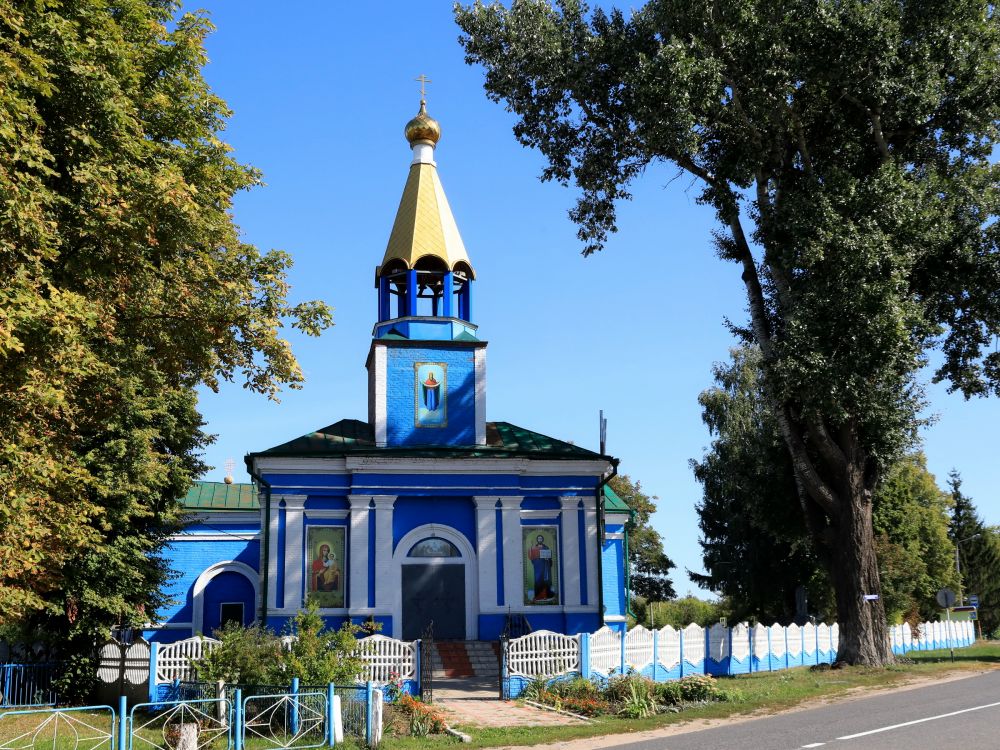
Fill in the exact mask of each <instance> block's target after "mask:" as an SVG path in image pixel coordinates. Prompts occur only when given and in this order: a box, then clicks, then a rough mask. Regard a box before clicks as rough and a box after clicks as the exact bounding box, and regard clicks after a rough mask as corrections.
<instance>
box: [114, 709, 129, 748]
mask: <svg viewBox="0 0 1000 750" xmlns="http://www.w3.org/2000/svg"><path fill="white" fill-rule="evenodd" d="M127 711H128V705H127V699H126V698H125V696H124V695H119V696H118V747H117V748H116V750H125V738H126V736H127V735H126V732H127V730H128V718H126V712H127Z"/></svg>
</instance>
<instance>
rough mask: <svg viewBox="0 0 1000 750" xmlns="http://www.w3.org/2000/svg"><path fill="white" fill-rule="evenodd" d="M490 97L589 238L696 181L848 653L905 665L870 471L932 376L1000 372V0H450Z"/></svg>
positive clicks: (953, 379) (978, 384)
mask: <svg viewBox="0 0 1000 750" xmlns="http://www.w3.org/2000/svg"><path fill="white" fill-rule="evenodd" d="M456 15H457V21H458V24H459V26H460V27H461V29H462V31H463V36H462V37H461V42H462V44H463V45H464V47H465V51H466V58H467V60H468V62H469V63H470V64H481V65H482V66H483V67H484V69H485V76H486V78H485V87H486V92H487V95H488V96H489V97H490V98H492V99H494V100H497V101H504V102H505V103H506V106H507V107H508V108H509V109H510V110H512V111H513V112H514V113H516V114H517V115H518V117H519V120H518V122H517V124H516V125H515V128H514V132H515V135H516V137H517V138H518V139H519V140H520V142H521V143H523V144H524V145H526V146H530V147H533V148H537V149H539V150H540V151H541V152H542V154H543V155H544V156H545V157H546V159H547V160H548V165H547V166H546V167H545V169H544V171H543V174H542V177H543V179H546V180H557V181H559V182H561V183H564V184H569V183H570V182H573V183H575V184H576V185H577V186H578V187H579V189H580V190H581V191H582V196H581V197H580V199H579V201H578V202H577V205H576V207H575V208H574V209H573V210H572V211H571V213H570V215H571V217H572V218H573V220H574V221H576V222H577V223H578V224H579V225H580V231H579V235H580V237H581V238H582V240H583V241H584V242H585V243H586V245H585V252H586V253H590V252H593V251H594V250H597V249H599V248H601V247H602V246H603V244H604V242H605V240H606V238H607V235H608V233H609V232H611V231H614V229H615V220H616V219H615V203H616V202H617V201H619V200H622V199H627V198H629V192H628V191H629V186H630V184H631V183H632V182H633V181H634V180H635V179H637V178H638V177H639V176H640V175H641V174H642V173H643V171H644V169H645V168H646V166H647V165H649V164H651V163H654V162H667V163H670V164H673V165H675V166H676V167H677V168H679V169H680V170H681V171H682V172H685V173H687V174H689V175H690V176H692V178H693V179H694V180H696V181H697V182H699V183H700V185H701V188H702V191H701V193H700V200H701V201H702V202H703V203H705V204H707V205H709V206H711V207H712V208H714V209H715V211H716V215H717V217H718V220H719V224H720V228H719V230H718V231H717V232H716V234H715V240H716V247H717V249H718V253H719V255H720V256H721V258H722V259H724V260H726V261H728V262H732V263H734V264H735V265H736V267H737V269H738V272H739V273H740V276H741V278H742V280H743V282H744V286H745V292H746V299H747V304H748V309H749V313H750V321H749V325H748V327H747V328H746V329H745V330H743V331H742V332H741V333H742V336H743V337H744V339H745V341H747V342H753V343H754V344H756V346H758V347H759V349H760V351H761V356H762V360H763V364H762V368H763V372H764V379H765V383H766V393H767V397H768V399H769V400H770V401H771V403H772V413H773V414H774V418H775V420H776V421H777V423H778V427H779V430H780V434H781V437H782V440H783V441H784V444H785V447H786V449H787V450H788V453H789V456H790V460H791V462H792V466H793V469H794V476H795V482H796V495H797V499H796V505H798V506H800V507H801V510H802V512H803V516H804V519H805V524H806V527H807V528H808V530H809V533H810V535H811V537H812V539H813V541H814V545H813V547H814V550H815V552H816V554H817V555H818V556H819V557H820V559H821V561H822V562H823V564H824V566H825V568H826V570H827V571H828V574H829V576H830V579H831V581H832V583H833V587H834V590H835V592H836V602H837V613H838V614H837V619H838V621H839V622H840V623H841V631H840V644H841V648H840V652H841V655H842V656H843V657H844V658H845V660H847V661H849V662H852V663H864V664H884V663H888V662H891V661H892V654H891V651H890V649H889V646H888V631H887V624H886V617H885V611H884V609H883V606H882V603H881V600H879V601H876V602H875V603H874V604H873V603H871V602H866V601H865V599H864V595H865V594H880V593H881V583H880V580H879V565H878V559H877V554H876V542H875V534H874V530H873V525H872V503H873V494H874V491H875V488H876V487H877V486H878V484H879V482H880V481H881V479H882V478H883V477H884V475H885V472H886V471H887V470H888V468H889V467H890V466H892V465H893V463H894V462H895V461H896V460H897V459H898V458H899V457H900V456H901V455H903V454H904V453H905V452H906V451H907V450H908V449H909V448H911V447H912V445H913V441H914V436H915V430H916V427H917V424H918V414H919V410H920V406H921V402H922V394H921V388H920V382H919V380H918V372H919V369H920V367H921V366H922V364H923V363H924V361H925V353H926V352H927V350H928V349H930V348H935V347H936V348H938V349H940V351H941V352H942V365H941V366H940V368H939V369H938V371H937V373H936V377H937V378H938V379H940V380H946V381H948V382H949V383H950V384H951V385H952V387H954V388H957V389H960V390H961V391H962V392H963V393H964V394H966V395H967V396H971V395H980V394H987V393H995V392H996V391H997V389H998V387H1000V377H998V376H1000V353H997V352H993V351H991V350H990V348H989V347H988V346H987V345H988V343H989V342H990V341H991V340H992V338H993V336H994V335H995V334H997V333H1000V302H998V299H997V296H996V293H995V292H996V289H997V288H998V287H1000V253H998V252H997V240H998V235H1000V223H997V222H996V221H994V219H995V217H996V215H997V213H998V201H1000V198H998V192H1000V191H998V185H1000V179H998V177H1000V174H998V168H997V167H996V166H995V165H994V164H992V163H991V162H990V156H991V152H992V151H993V148H994V146H995V144H996V143H997V141H998V127H997V123H998V120H1000V19H998V17H997V14H996V9H995V6H994V5H993V4H991V3H987V2H984V0H931V1H930V2H928V1H926V0H921V1H920V2H916V1H915V0H893V1H892V2H890V1H889V0H876V1H874V2H839V1H836V0H820V1H819V2H810V3H805V2H801V0H784V1H779V2H775V1H774V0H719V1H718V2H711V3H705V2H700V1H698V0H650V1H649V2H647V3H646V4H645V5H643V6H642V7H641V8H640V9H638V10H637V11H635V12H634V13H632V14H631V16H630V17H628V18H626V17H625V16H624V15H623V14H622V13H621V12H618V11H614V12H612V13H610V14H607V13H604V12H603V11H601V10H596V11H594V12H590V10H589V9H588V8H587V7H586V6H585V5H584V4H582V3H581V2H579V1H578V0H558V1H557V2H554V3H550V2H546V1H545V0H514V2H513V3H512V4H511V6H510V8H509V9H508V8H504V7H502V6H500V5H499V4H491V5H482V4H480V3H477V4H475V5H472V6H468V7H462V6H459V7H457V8H456Z"/></svg>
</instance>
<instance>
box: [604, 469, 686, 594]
mask: <svg viewBox="0 0 1000 750" xmlns="http://www.w3.org/2000/svg"><path fill="white" fill-rule="evenodd" d="M610 484H611V489H612V490H614V491H615V494H616V495H618V497H620V498H621V499H622V500H624V501H625V504H626V505H628V507H629V508H631V509H632V520H631V521H629V522H628V525H627V527H626V528H627V531H628V565H629V587H630V588H631V590H632V594H633V596H638V597H642V598H643V599H649V600H652V601H663V600H665V599H671V598H673V596H674V585H673V583H671V581H670V569H671V568H673V567H674V563H673V562H672V561H671V559H670V558H669V557H667V553H666V552H664V551H663V538H662V537H661V536H660V534H659V532H658V531H657V530H656V529H654V528H653V527H652V525H651V524H650V518H651V517H652V515H653V513H655V512H656V501H657V500H659V498H658V497H656V495H647V494H646V493H645V492H643V491H642V483H641V482H638V481H635V482H633V481H632V479H631V478H629V476H628V475H627V474H619V475H617V476H615V477H613V478H612V479H611V482H610Z"/></svg>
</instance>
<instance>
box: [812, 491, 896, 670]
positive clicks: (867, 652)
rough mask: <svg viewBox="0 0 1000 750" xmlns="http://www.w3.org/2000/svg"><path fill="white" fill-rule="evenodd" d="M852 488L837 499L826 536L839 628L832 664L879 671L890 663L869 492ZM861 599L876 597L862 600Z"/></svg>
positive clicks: (890, 654)
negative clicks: (837, 506)
mask: <svg viewBox="0 0 1000 750" xmlns="http://www.w3.org/2000/svg"><path fill="white" fill-rule="evenodd" d="M852 489H853V490H854V491H852V492H851V494H850V497H842V498H841V508H840V513H839V514H838V517H837V518H835V519H833V522H832V524H831V529H830V531H832V532H833V533H832V534H830V535H829V537H828V538H831V539H832V540H833V547H832V549H830V550H828V555H829V560H830V562H831V565H830V577H831V579H832V582H833V586H834V593H835V595H836V598H837V622H838V623H839V624H840V646H839V648H838V650H837V661H845V662H847V663H849V664H867V665H870V666H884V665H886V664H891V663H892V662H893V656H892V648H891V646H890V645H889V629H888V625H887V623H886V618H885V608H884V607H883V605H882V598H881V595H882V588H881V583H880V582H879V573H878V560H877V558H876V555H875V535H874V532H873V529H872V504H871V499H870V493H867V492H864V491H863V490H861V491H858V490H859V489H860V488H857V487H854V488H852ZM866 596H878V597H879V598H878V599H875V600H870V601H866V600H865V597H866Z"/></svg>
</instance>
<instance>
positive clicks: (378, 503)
mask: <svg viewBox="0 0 1000 750" xmlns="http://www.w3.org/2000/svg"><path fill="white" fill-rule="evenodd" d="M397 497H398V495H372V496H371V501H372V502H373V503H374V504H375V509H376V510H379V509H381V508H389V509H390V510H391V509H392V507H393V505H395V504H396V498H397Z"/></svg>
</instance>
